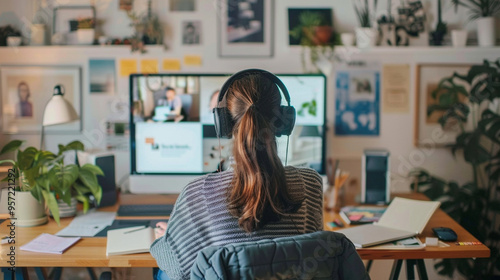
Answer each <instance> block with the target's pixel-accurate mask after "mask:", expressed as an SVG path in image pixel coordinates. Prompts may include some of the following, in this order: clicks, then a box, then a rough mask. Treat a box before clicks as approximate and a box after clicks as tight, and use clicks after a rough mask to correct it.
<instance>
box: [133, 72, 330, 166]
mask: <svg viewBox="0 0 500 280" xmlns="http://www.w3.org/2000/svg"><path fill="white" fill-rule="evenodd" d="M228 77H229V76H228V75H194V74H189V75H188V74H186V75H178V74H176V75H169V74H159V75H148V76H146V75H144V76H142V75H133V76H131V100H130V101H131V107H132V111H131V124H132V125H131V134H132V135H131V139H132V145H131V146H132V173H133V174H203V173H210V172H214V171H215V170H217V168H218V166H219V163H220V162H221V161H222V162H223V165H222V166H224V167H227V165H228V164H227V163H228V162H229V157H230V156H231V151H232V140H231V139H218V138H217V136H216V133H215V127H214V117H213V113H212V109H213V108H214V107H216V106H217V97H218V90H219V89H220V88H221V87H222V85H223V84H224V82H225V81H226V80H227V79H228ZM278 77H279V78H280V79H281V80H282V82H283V83H284V84H285V86H286V87H287V89H288V92H289V93H290V99H291V105H292V106H294V107H295V109H296V111H297V117H296V123H295V127H294V129H293V132H292V134H291V135H290V137H289V138H290V139H289V144H288V158H287V157H286V153H287V138H288V137H287V136H281V137H277V138H276V139H277V144H278V155H279V157H280V158H281V160H282V161H283V164H285V159H286V158H287V161H288V162H287V165H293V166H300V167H310V168H313V169H315V170H317V171H318V172H320V173H323V171H324V166H323V165H324V162H325V161H324V130H325V98H326V90H325V86H326V84H325V79H326V78H325V77H324V76H322V75H278ZM282 103H283V105H286V101H285V99H284V97H283V95H282Z"/></svg>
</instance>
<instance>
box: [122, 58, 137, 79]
mask: <svg viewBox="0 0 500 280" xmlns="http://www.w3.org/2000/svg"><path fill="white" fill-rule="evenodd" d="M134 73H137V60H135V59H122V60H120V76H122V77H128V76H129V75H130V74H134Z"/></svg>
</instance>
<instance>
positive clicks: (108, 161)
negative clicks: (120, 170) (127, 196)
mask: <svg viewBox="0 0 500 280" xmlns="http://www.w3.org/2000/svg"><path fill="white" fill-rule="evenodd" d="M78 163H79V164H80V165H84V164H86V163H90V164H94V165H97V166H98V167H100V168H101V169H102V172H103V173H104V176H97V182H98V183H99V185H100V186H101V187H102V199H101V203H100V204H99V205H97V207H98V208H99V207H105V206H111V205H114V204H115V203H116V200H117V193H116V179H115V155H114V154H113V153H110V152H78ZM94 204H97V202H96V201H94Z"/></svg>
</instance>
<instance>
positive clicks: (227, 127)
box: [213, 69, 296, 139]
mask: <svg viewBox="0 0 500 280" xmlns="http://www.w3.org/2000/svg"><path fill="white" fill-rule="evenodd" d="M255 74H259V75H263V76H265V77H266V78H267V79H269V80H271V81H272V82H273V83H275V84H276V86H278V88H279V89H281V91H282V92H283V96H284V97H285V100H286V102H287V104H288V106H281V107H280V109H279V112H276V114H275V116H276V118H275V119H274V120H273V121H274V123H273V125H274V127H275V128H276V132H275V134H276V136H278V137H280V136H282V135H287V136H289V135H290V134H292V130H293V127H294V126H295V116H296V112H295V108H294V107H293V106H290V94H289V93H288V90H287V88H286V86H285V84H283V82H282V81H281V80H280V79H279V78H278V77H277V76H276V75H274V74H273V73H271V72H268V71H265V70H261V69H247V70H243V71H240V72H238V73H236V74H234V75H232V76H231V77H230V78H229V79H228V80H227V81H226V82H225V83H224V85H222V88H221V90H220V91H219V97H218V102H217V108H214V110H213V113H214V121H215V131H216V133H217V136H218V137H220V138H228V139H229V138H231V137H232V134H233V127H234V121H233V117H232V116H231V112H229V109H228V108H227V107H220V103H221V102H222V101H224V96H225V95H226V93H227V91H228V90H229V88H230V87H231V85H232V84H233V82H234V81H236V80H238V79H240V78H242V77H244V76H246V75H255Z"/></svg>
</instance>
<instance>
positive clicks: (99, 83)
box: [89, 59, 116, 95]
mask: <svg viewBox="0 0 500 280" xmlns="http://www.w3.org/2000/svg"><path fill="white" fill-rule="evenodd" d="M89 80H90V87H89V88H90V94H94V93H97V94H110V95H114V94H115V89H116V66H115V60H114V59H89Z"/></svg>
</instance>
